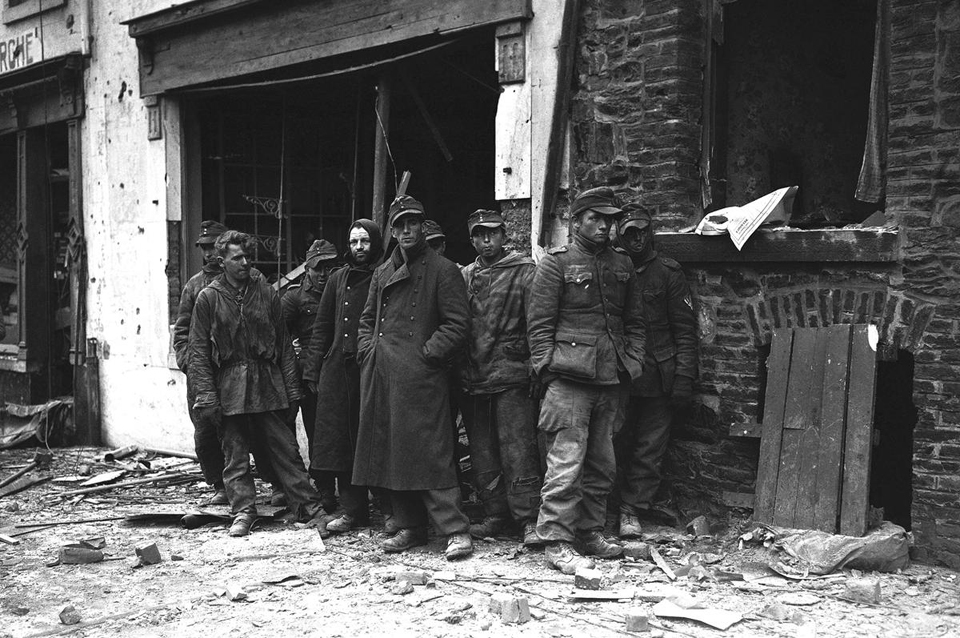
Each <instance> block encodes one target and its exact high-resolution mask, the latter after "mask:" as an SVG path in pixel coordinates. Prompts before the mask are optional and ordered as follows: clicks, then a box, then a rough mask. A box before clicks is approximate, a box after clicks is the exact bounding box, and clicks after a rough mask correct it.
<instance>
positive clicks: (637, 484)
mask: <svg viewBox="0 0 960 638" xmlns="http://www.w3.org/2000/svg"><path fill="white" fill-rule="evenodd" d="M672 420H673V409H672V408H671V406H670V397H666V396H660V397H631V398H630V404H629V406H628V408H627V418H626V422H625V425H624V428H623V431H622V432H621V433H620V435H619V437H620V439H622V440H618V444H622V450H623V452H622V454H623V458H622V459H621V462H620V481H621V484H620V509H621V511H623V512H626V513H628V514H634V515H636V514H638V513H640V511H641V510H647V509H650V506H651V505H653V503H654V499H655V497H656V494H657V490H658V489H659V488H660V476H661V475H660V467H661V465H662V463H663V457H664V454H666V451H667V444H668V443H669V442H670V424H671V422H672Z"/></svg>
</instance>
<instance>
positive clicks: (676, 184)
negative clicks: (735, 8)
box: [572, 0, 704, 227]
mask: <svg viewBox="0 0 960 638" xmlns="http://www.w3.org/2000/svg"><path fill="white" fill-rule="evenodd" d="M701 10H702V6H701V2H699V1H695V0H683V1H681V2H677V1H676V0H586V1H585V2H584V3H583V9H582V11H583V15H582V20H581V23H580V27H579V38H578V40H579V41H578V45H579V55H578V56H577V61H576V68H575V71H576V82H577V89H576V91H575V93H574V95H573V100H572V117H573V123H574V124H573V134H574V149H573V152H574V160H573V167H574V179H575V182H576V184H575V186H576V188H577V189H578V190H584V189H587V188H592V187H594V186H599V185H612V186H615V187H616V188H617V189H619V190H620V191H621V192H622V193H623V195H624V196H625V197H626V198H628V199H629V200H631V201H639V202H641V203H643V204H646V205H647V206H649V207H650V208H651V209H652V210H654V211H656V212H657V214H658V215H659V219H660V220H661V224H663V225H665V226H669V227H679V226H683V225H685V224H686V223H687V222H688V220H690V219H691V218H692V217H695V216H696V215H697V211H698V210H699V185H698V170H697V163H698V159H699V152H700V151H699V149H700V125H699V122H700V113H701V99H702V89H703V84H702V83H703V72H702V64H703V50H704V46H703V40H704V36H703V28H704V27H703V19H702V17H701Z"/></svg>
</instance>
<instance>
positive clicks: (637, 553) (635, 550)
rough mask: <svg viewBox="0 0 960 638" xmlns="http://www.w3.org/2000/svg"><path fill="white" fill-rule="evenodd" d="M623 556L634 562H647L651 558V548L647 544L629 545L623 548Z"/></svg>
mask: <svg viewBox="0 0 960 638" xmlns="http://www.w3.org/2000/svg"><path fill="white" fill-rule="evenodd" d="M623 555H624V556H626V557H627V558H632V559H633V560H647V559H648V558H650V546H649V545H647V544H646V543H636V542H635V543H627V544H626V545H624V546H623Z"/></svg>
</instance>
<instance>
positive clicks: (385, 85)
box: [370, 72, 393, 228]
mask: <svg viewBox="0 0 960 638" xmlns="http://www.w3.org/2000/svg"><path fill="white" fill-rule="evenodd" d="M392 84H393V82H392V80H391V78H390V74H389V73H387V72H383V73H381V74H380V78H379V80H378V81H377V122H376V123H375V124H374V127H375V128H374V130H375V131H376V132H375V133H374V136H375V137H374V144H373V210H372V211H371V214H370V217H371V218H372V219H373V221H375V222H377V226H379V227H380V228H386V215H387V161H388V160H389V159H390V156H389V153H388V149H387V144H388V143H389V140H390V97H391V95H392V93H393V91H392V90H391V87H392Z"/></svg>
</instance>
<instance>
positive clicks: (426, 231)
mask: <svg viewBox="0 0 960 638" xmlns="http://www.w3.org/2000/svg"><path fill="white" fill-rule="evenodd" d="M423 237H424V239H426V240H427V245H428V246H430V248H433V250H434V251H435V252H436V253H437V254H438V255H440V256H441V257H443V253H445V252H446V251H447V236H446V235H444V234H443V229H442V228H440V224H438V223H437V222H435V221H433V220H432V219H424V220H423Z"/></svg>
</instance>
